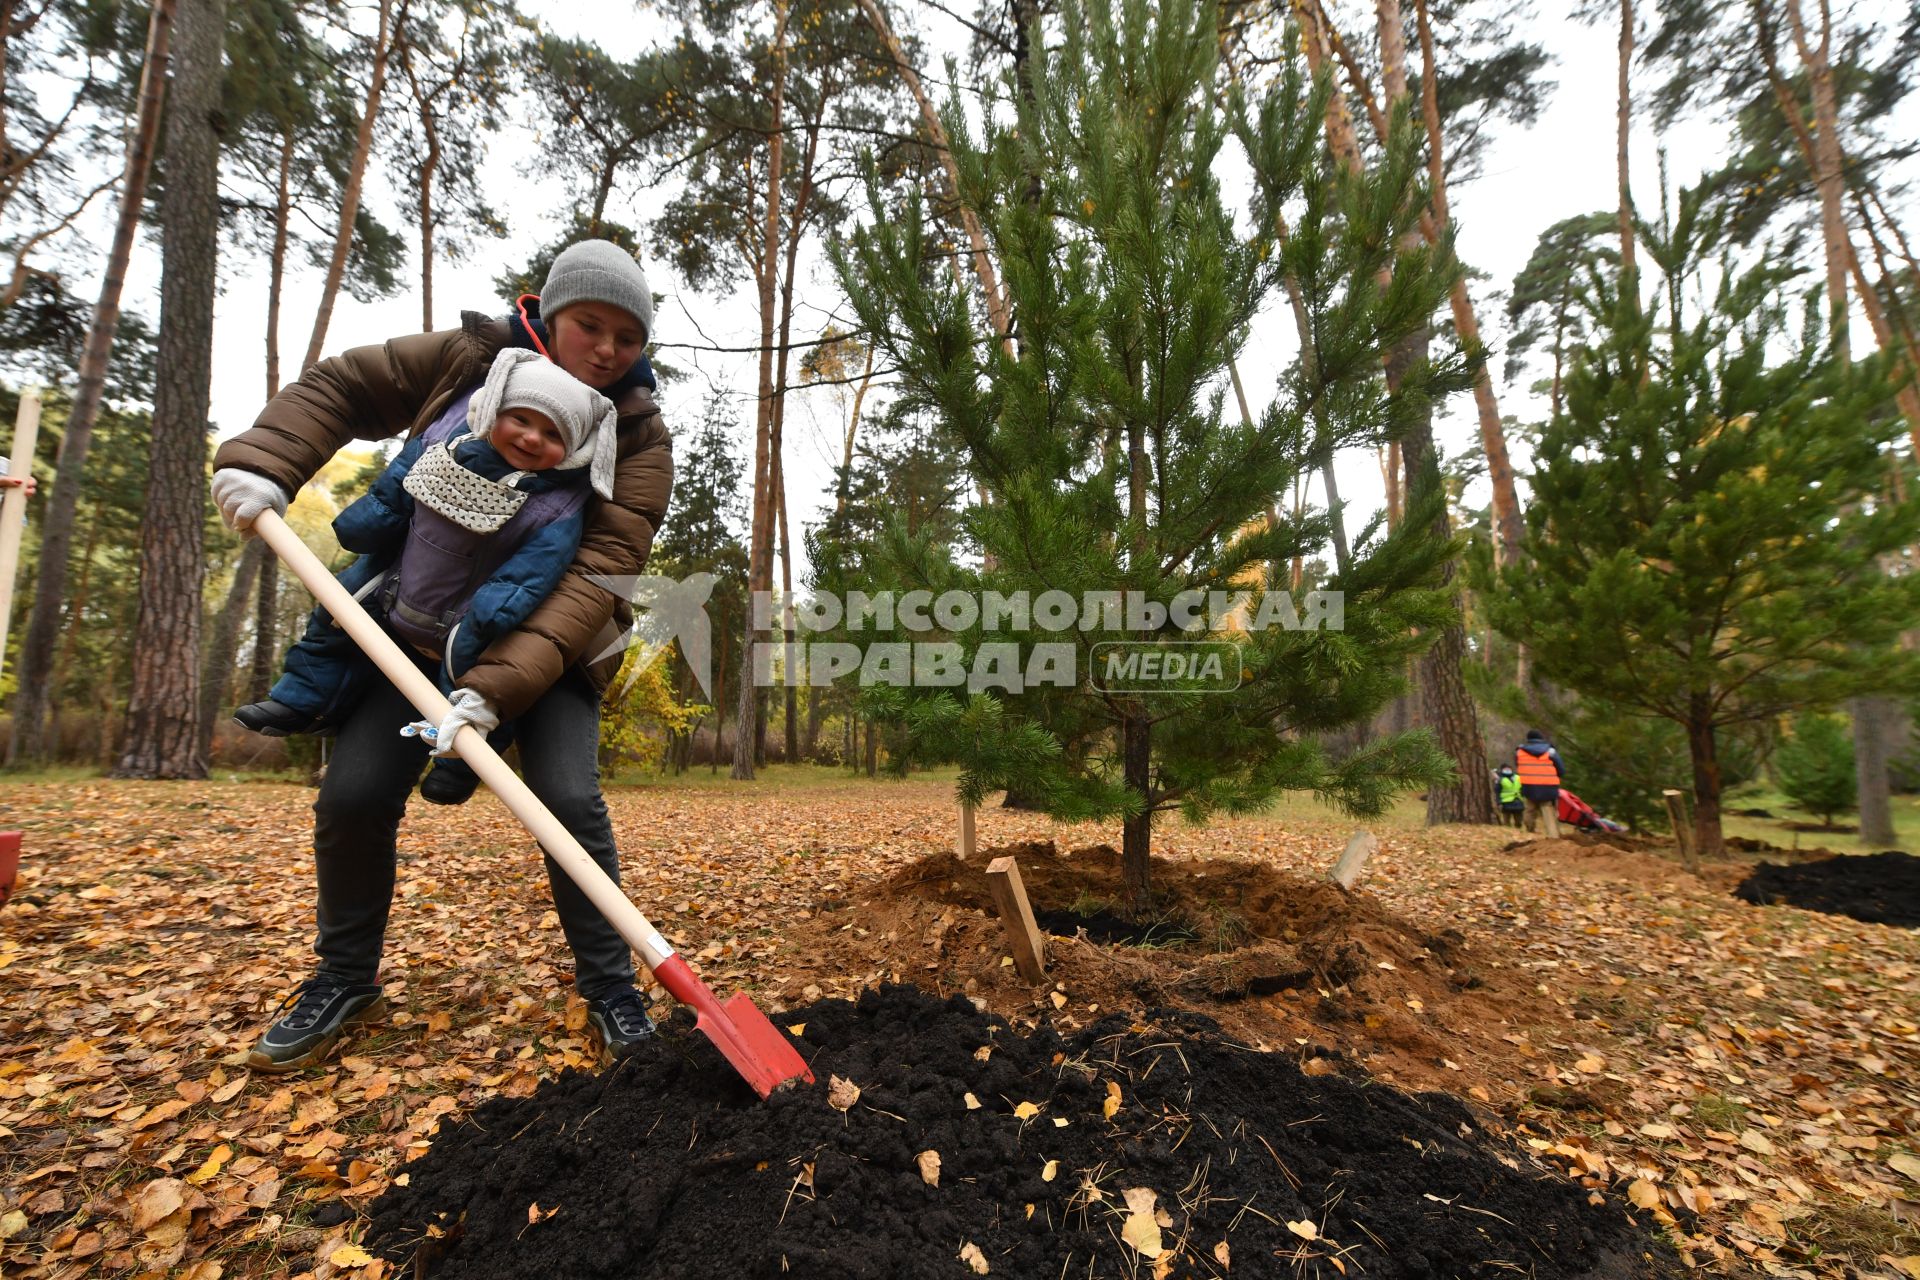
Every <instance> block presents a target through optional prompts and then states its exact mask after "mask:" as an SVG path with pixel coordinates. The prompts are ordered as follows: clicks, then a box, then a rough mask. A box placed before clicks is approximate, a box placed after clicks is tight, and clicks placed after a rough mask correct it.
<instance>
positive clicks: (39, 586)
mask: <svg viewBox="0 0 1920 1280" xmlns="http://www.w3.org/2000/svg"><path fill="white" fill-rule="evenodd" d="M176 7H177V3H176V0H157V2H156V3H155V4H154V6H153V12H152V14H151V15H150V16H149V17H148V19H147V51H146V63H145V65H144V66H143V67H142V68H141V71H140V106H139V114H138V115H137V116H136V117H135V122H134V128H133V135H132V137H131V138H129V139H128V142H127V160H126V166H125V169H124V171H123V173H122V176H121V179H120V216H119V219H118V221H117V222H116V223H115V224H114V229H113V244H112V247H111V248H110V249H108V251H107V270H106V275H105V277H104V278H103V279H102V280H101V282H100V297H99V300H98V301H96V302H95V303H94V307H93V320H92V322H91V324H90V325H89V326H88V329H87V345H86V347H85V348H84V349H83V350H82V352H81V356H80V381H79V387H78V389H77V390H76V392H75V395H74V400H73V406H72V408H71V409H70V410H69V411H68V414H67V425H66V429H65V430H64V431H63V432H62V433H61V437H60V455H59V459H58V461H57V462H56V463H55V466H54V481H53V492H52V494H51V495H50V496H49V499H48V502H47V513H46V518H45V521H44V522H43V523H42V525H41V527H40V560H39V571H38V573H37V574H36V575H35V578H34V582H35V587H34V595H33V608H32V610H31V612H30V613H29V614H28V616H27V633H26V636H25V638H24V639H23V641H22V647H21V651H20V665H19V668H18V674H19V678H20V682H19V693H18V694H17V695H16V696H15V698H14V704H13V738H12V740H11V742H9V743H8V746H7V761H8V763H12V762H14V761H16V760H22V759H27V760H33V759H39V758H41V757H42V756H44V755H45V754H46V741H45V739H44V737H43V736H42V732H41V728H42V725H43V724H44V722H45V720H46V714H47V703H48V698H49V696H50V692H51V689H52V685H53V682H52V681H51V679H50V678H49V677H50V676H51V674H52V671H53V658H54V648H55V646H56V645H57V644H58V643H59V633H60V605H61V603H62V599H63V597H64V596H65V595H66V590H67V559H68V556H69V554H70V553H71V551H72V548H73V524H74V518H75V514H76V512H77V511H78V510H79V506H80V491H81V488H82V487H83V481H84V478H85V475H86V467H87V453H88V451H89V450H90V449H91V448H92V446H93V428H94V424H95V423H96V422H97V421H99V418H100V405H101V402H102V401H103V400H104V399H105V397H106V385H107V358H108V356H109V355H110V354H111V353H112V350H113V336H114V331H115V330H116V329H117V328H118V326H119V323H120V293H121V291H122V289H123V288H124V287H125V285H126V279H127V262H128V260H129V259H130V258H131V257H132V256H133V238H134V234H135V233H136V232H137V231H138V230H139V227H140V213H141V209H142V206H143V205H144V204H145V203H146V197H147V174H148V173H149V171H150V170H151V169H152V165H153V144H154V139H155V138H156V137H157V136H158V135H159V131H160V117H161V104H162V102H163V101H164V100H165V97H166V85H167V62H168V49H169V46H170V45H171V43H172V39H173V16H174V11H175V8H176Z"/></svg>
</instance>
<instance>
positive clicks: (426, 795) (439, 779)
mask: <svg viewBox="0 0 1920 1280" xmlns="http://www.w3.org/2000/svg"><path fill="white" fill-rule="evenodd" d="M479 789H480V775H479V774H477V773H475V772H474V771H473V770H472V769H470V768H468V767H467V766H466V765H464V764H460V763H458V762H454V761H446V760H435V761H434V762H433V767H432V768H430V769H428V770H427V776H426V777H424V778H422V779H421V780H420V798H421V799H422V800H427V801H431V802H432V803H434V804H465V803H466V802H467V801H469V800H471V799H473V793H474V792H475V791H477V790H479Z"/></svg>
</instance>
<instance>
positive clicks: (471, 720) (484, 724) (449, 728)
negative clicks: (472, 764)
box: [400, 689, 500, 756]
mask: <svg viewBox="0 0 1920 1280" xmlns="http://www.w3.org/2000/svg"><path fill="white" fill-rule="evenodd" d="M463 724H466V725H472V726H473V727H474V728H475V729H477V730H479V731H480V733H481V734H482V735H483V736H484V735H486V734H489V733H492V732H493V731H494V730H495V729H498V728H499V727H500V713H499V712H498V711H495V710H494V709H493V706H492V704H490V703H489V702H488V701H487V700H486V699H485V698H484V697H482V696H481V695H480V694H478V693H476V692H474V691H473V690H472V689H455V690H454V691H453V696H452V697H451V698H449V699H448V700H447V718H446V719H445V720H442V721H441V722H440V725H439V727H438V728H435V727H434V725H433V724H432V723H431V722H429V721H426V720H415V721H414V722H413V723H411V724H409V725H407V726H406V728H404V729H402V730H400V736H401V737H403V738H424V739H426V740H427V741H428V742H429V743H431V744H433V754H434V755H436V756H450V755H454V754H456V752H455V751H454V749H453V740H454V738H455V737H457V736H459V733H460V726H461V725H463Z"/></svg>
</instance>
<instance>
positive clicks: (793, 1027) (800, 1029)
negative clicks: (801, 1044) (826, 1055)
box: [787, 1022, 807, 1036]
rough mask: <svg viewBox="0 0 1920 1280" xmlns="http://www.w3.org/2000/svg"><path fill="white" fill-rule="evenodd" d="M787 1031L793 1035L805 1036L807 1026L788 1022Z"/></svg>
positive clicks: (802, 1023)
mask: <svg viewBox="0 0 1920 1280" xmlns="http://www.w3.org/2000/svg"><path fill="white" fill-rule="evenodd" d="M787 1030H788V1031H789V1032H791V1033H792V1034H793V1035H796V1036H803V1035H805V1034H807V1024H806V1023H804V1022H790V1023H788V1024H787Z"/></svg>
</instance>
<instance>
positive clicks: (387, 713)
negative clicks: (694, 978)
mask: <svg viewBox="0 0 1920 1280" xmlns="http://www.w3.org/2000/svg"><path fill="white" fill-rule="evenodd" d="M371 684H372V687H371V688H370V689H369V690H368V691H367V695H366V697H365V698H363V699H362V700H361V702H360V705H359V706H357V707H355V708H354V709H353V711H352V712H351V713H349V715H348V717H347V719H346V720H345V721H344V722H343V723H342V724H341V726H340V735H339V737H338V739H336V741H335V745H334V750H333V756H332V760H331V761H330V763H329V764H328V766H327V776H326V778H325V780H324V781H322V782H321V784H320V795H319V798H318V799H317V800H315V801H314V804H313V815H314V820H313V852H314V871H315V874H316V877H317V879H318V880H319V889H320V895H319V910H318V912H317V916H318V922H319V934H318V937H317V938H316V940H315V942H314V944H313V949H314V951H315V952H316V953H317V954H318V955H319V957H320V968H321V969H322V970H324V971H326V972H328V973H334V974H338V975H340V976H341V977H343V978H346V979H347V980H349V981H351V982H356V983H365V982H372V981H373V979H374V975H375V973H376V972H377V971H378V970H379V968H380V950H381V945H382V943H383V942H384V941H385V938H386V932H387V914H388V911H389V910H390V909H391V908H392V906H393V882H394V837H395V834H396V833H397V832H398V831H399V829H400V817H401V815H402V814H404V813H405V812H406V808H407V799H408V797H409V796H411V795H412V794H413V788H414V785H415V784H416V783H418V782H419V780H420V774H421V772H422V771H423V770H424V769H425V767H426V763H427V747H426V744H425V743H423V742H421V741H420V740H419V739H418V738H403V737H401V736H400V729H401V726H403V725H405V724H406V723H407V722H408V721H410V720H417V719H419V718H420V717H419V714H418V713H417V712H415V711H414V709H413V707H412V705H411V704H410V703H408V702H407V700H406V698H404V697H403V696H402V695H401V693H400V691H399V690H398V689H395V688H394V687H393V684H392V683H391V682H390V681H388V680H387V679H386V678H385V677H383V676H375V677H374V679H373V680H372V681H371ZM513 727H514V734H515V739H516V741H518V742H519V744H520V774H521V777H523V778H524V779H526V783H527V786H528V787H530V788H531V789H532V790H533V794H534V795H536V796H538V797H539V798H540V800H541V803H543V804H545V805H546V806H547V808H549V809H551V810H552V811H553V816H554V817H556V818H558V819H559V820H560V822H561V824H562V825H563V826H565V827H566V828H567V830H568V831H570V832H572V833H573V837H574V839H576V840H578V841H579V842H580V844H581V847H582V848H584V849H585V850H586V851H587V853H588V854H589V855H591V856H592V858H593V860H594V861H595V862H596V863H598V864H599V865H600V869H601V870H602V871H605V872H606V873H607V875H608V876H610V877H612V879H613V881H614V883H616V884H618V883H619V881H620V855H619V852H618V850H616V849H615V848H614V844H613V824H612V822H611V821H610V820H609V819H608V817H607V805H606V801H605V800H604V799H602V797H601V795H600V760H599V745H600V699H599V697H598V695H597V694H596V693H595V692H594V689H593V685H592V683H591V682H590V681H589V680H588V679H587V677H586V675H585V674H584V673H583V672H581V671H580V670H579V669H578V668H569V669H568V670H567V673H566V674H565V675H564V676H562V677H561V678H560V680H559V682H558V683H556V684H555V685H554V686H553V688H551V689H549V690H547V692H546V693H545V694H544V695H542V696H541V698H540V700H539V701H538V702H536V703H534V704H533V706H532V707H531V708H530V709H529V710H528V711H527V712H526V714H525V715H522V716H521V717H520V718H519V719H517V720H515V721H514V722H513ZM546 863H547V884H548V886H549V888H550V889H551V891H552V893H553V905H554V909H555V910H556V911H557V912H558V914H559V916H560V927H561V929H562V931H563V932H564V933H565V934H566V937H567V945H568V946H570V947H572V948H573V964H574V986H575V987H577V988H578V989H579V991H580V994H581V995H582V996H585V997H587V998H589V999H591V998H593V997H595V996H598V995H601V994H603V993H605V992H606V991H608V990H610V989H612V988H615V987H619V986H622V985H627V984H631V983H632V982H633V956H632V954H631V953H630V952H629V951H628V949H627V944H626V942H625V940H624V939H622V938H621V937H620V935H619V934H618V933H617V932H615V931H614V928H613V926H612V925H610V924H608V923H607V919H606V917H605V916H603V915H601V914H600V910H599V908H598V907H595V906H594V905H593V903H592V902H590V901H589V900H588V899H587V896H586V894H584V893H582V892H581V891H580V888H579V886H577V885H575V884H574V883H573V881H572V880H571V879H570V878H568V876H567V874H566V872H564V871H562V870H560V868H559V866H558V864H556V863H555V862H554V860H553V859H552V858H548V859H547V860H546Z"/></svg>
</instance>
